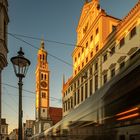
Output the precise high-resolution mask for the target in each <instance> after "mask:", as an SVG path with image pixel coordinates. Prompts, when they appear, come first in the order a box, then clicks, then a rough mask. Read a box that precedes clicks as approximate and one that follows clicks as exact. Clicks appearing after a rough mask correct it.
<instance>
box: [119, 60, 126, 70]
mask: <svg viewBox="0 0 140 140" xmlns="http://www.w3.org/2000/svg"><path fill="white" fill-rule="evenodd" d="M124 66H125V62H124V61H123V62H121V63H120V69H122V68H123V67H124Z"/></svg>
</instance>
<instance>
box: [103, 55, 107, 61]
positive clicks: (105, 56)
mask: <svg viewBox="0 0 140 140" xmlns="http://www.w3.org/2000/svg"><path fill="white" fill-rule="evenodd" d="M106 60H107V53H105V54H104V56H103V61H104V62H105V61H106Z"/></svg>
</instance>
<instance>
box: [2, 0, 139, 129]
mask: <svg viewBox="0 0 140 140" xmlns="http://www.w3.org/2000/svg"><path fill="white" fill-rule="evenodd" d="M137 1H138V0H100V4H101V8H102V9H105V10H106V12H107V13H108V14H109V15H112V16H115V17H117V18H121V19H122V18H123V17H124V16H125V15H126V14H127V13H128V12H129V11H130V9H131V8H132V7H133V6H134V5H135V4H136V2H137ZM83 4H84V0H41V1H39V0H9V18H10V22H9V27H8V28H9V29H8V32H9V33H16V34H23V35H27V36H32V37H38V38H44V39H47V40H54V41H59V42H65V43H71V44H75V42H76V28H77V25H78V20H79V17H80V13H81V10H82V6H83ZM22 39H24V40H25V41H27V42H29V43H30V44H32V45H34V46H35V47H37V48H39V47H40V41H39V40H33V39H27V38H22ZM21 46H22V47H23V51H24V52H25V56H26V57H27V58H28V59H29V60H30V61H31V66H30V67H29V70H28V73H27V76H26V78H25V79H23V82H24V85H23V88H24V89H26V90H29V91H32V92H34V93H35V68H36V60H37V58H36V56H37V50H36V49H34V48H32V47H31V46H29V45H27V44H25V43H23V42H21V41H19V40H16V39H15V38H13V37H11V36H9V35H8V49H9V53H8V66H7V67H6V68H5V69H4V70H3V73H2V76H3V77H2V80H3V83H6V84H9V85H13V86H16V87H17V83H18V79H17V78H16V76H15V74H14V71H13V67H12V65H11V62H10V58H11V57H12V56H15V55H16V53H17V51H18V50H19V47H21ZM45 48H46V50H47V51H48V53H49V54H52V55H54V56H57V57H59V58H61V59H62V60H65V61H67V62H69V63H72V61H71V60H72V57H71V54H72V50H73V48H74V46H68V45H61V44H56V43H50V42H45ZM48 63H49V69H50V96H51V97H55V98H57V99H61V90H62V76H63V74H65V75H66V79H67V78H68V77H70V76H71V74H72V67H71V66H69V65H66V64H65V63H62V62H61V61H58V60H56V59H54V58H53V57H51V56H48ZM2 93H3V95H2V117H5V118H6V119H7V123H8V124H9V131H11V129H13V128H16V127H17V124H18V89H16V88H15V89H14V88H12V87H9V86H6V85H4V84H3V85H2ZM50 102H51V106H57V107H61V101H60V100H55V99H53V98H51V100H50ZM23 112H24V117H23V120H24V122H25V120H26V119H35V94H33V93H28V92H25V91H23Z"/></svg>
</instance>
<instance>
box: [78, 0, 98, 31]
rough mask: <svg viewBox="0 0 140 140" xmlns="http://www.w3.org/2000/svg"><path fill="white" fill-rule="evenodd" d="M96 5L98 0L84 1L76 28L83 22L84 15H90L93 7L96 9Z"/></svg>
mask: <svg viewBox="0 0 140 140" xmlns="http://www.w3.org/2000/svg"><path fill="white" fill-rule="evenodd" d="M97 5H98V0H95V1H94V0H92V1H90V2H88V3H85V4H84V6H83V8H82V11H81V15H80V18H79V22H78V26H77V30H78V28H80V26H82V24H83V23H84V22H85V20H86V17H88V16H89V15H90V13H94V14H95V12H94V11H95V9H97Z"/></svg>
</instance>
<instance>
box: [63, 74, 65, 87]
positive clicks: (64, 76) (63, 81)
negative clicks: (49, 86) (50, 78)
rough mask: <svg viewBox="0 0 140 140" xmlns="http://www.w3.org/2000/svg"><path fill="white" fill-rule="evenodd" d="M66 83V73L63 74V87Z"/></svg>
mask: <svg viewBox="0 0 140 140" xmlns="http://www.w3.org/2000/svg"><path fill="white" fill-rule="evenodd" d="M64 84H65V75H64V74H63V87H64Z"/></svg>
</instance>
